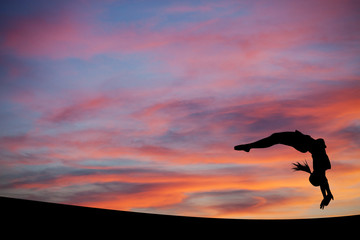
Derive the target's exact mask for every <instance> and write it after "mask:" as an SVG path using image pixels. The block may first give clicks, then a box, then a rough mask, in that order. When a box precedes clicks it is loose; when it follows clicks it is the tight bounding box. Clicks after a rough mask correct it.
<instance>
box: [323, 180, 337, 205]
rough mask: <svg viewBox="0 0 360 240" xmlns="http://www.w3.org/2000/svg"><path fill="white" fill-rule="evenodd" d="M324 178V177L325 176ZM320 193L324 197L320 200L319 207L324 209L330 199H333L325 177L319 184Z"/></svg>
mask: <svg viewBox="0 0 360 240" xmlns="http://www.w3.org/2000/svg"><path fill="white" fill-rule="evenodd" d="M325 179H326V178H325ZM320 189H321V193H322V195H323V197H324V199H323V200H322V201H321V204H320V209H324V207H325V206H327V205H329V203H330V201H331V199H332V200H334V196H333V195H332V193H331V191H330V187H329V183H328V181H327V179H326V181H324V182H323V183H322V184H321V185H320Z"/></svg>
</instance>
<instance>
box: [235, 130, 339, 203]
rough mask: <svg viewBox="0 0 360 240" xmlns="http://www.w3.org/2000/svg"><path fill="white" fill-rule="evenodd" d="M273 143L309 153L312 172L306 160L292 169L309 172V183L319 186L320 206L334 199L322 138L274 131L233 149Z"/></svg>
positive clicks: (259, 146) (296, 132) (327, 159)
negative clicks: (321, 198)
mask: <svg viewBox="0 0 360 240" xmlns="http://www.w3.org/2000/svg"><path fill="white" fill-rule="evenodd" d="M275 144H283V145H287V146H291V147H293V148H295V149H296V150H298V151H300V152H302V153H306V152H310V153H311V155H312V159H313V169H314V171H313V172H311V171H310V167H309V165H308V164H307V162H306V161H305V162H304V164H301V163H299V162H297V163H293V164H294V166H295V167H294V168H293V169H294V170H296V171H305V172H308V173H310V177H309V181H310V183H311V184H312V185H314V186H316V187H317V186H320V189H321V193H322V195H323V197H324V199H323V200H322V201H321V204H320V208H321V209H324V206H327V205H328V204H329V202H330V200H331V199H333V200H334V197H333V195H332V194H331V191H330V187H329V183H328V180H327V178H326V176H325V171H326V170H328V169H331V164H330V160H329V157H328V156H327V155H326V151H325V148H326V145H325V141H324V139H322V138H319V139H316V140H315V139H313V138H312V137H310V136H309V135H304V134H302V133H301V132H299V131H298V130H296V131H295V132H279V133H274V134H272V135H271V136H269V137H267V138H264V139H261V140H259V141H256V142H253V143H249V144H242V145H237V146H235V147H234V149H235V150H238V151H241V150H242V151H245V152H249V151H250V149H252V148H268V147H271V146H273V145H275Z"/></svg>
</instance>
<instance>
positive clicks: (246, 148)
mask: <svg viewBox="0 0 360 240" xmlns="http://www.w3.org/2000/svg"><path fill="white" fill-rule="evenodd" d="M234 150H236V151H245V152H249V151H250V147H249V145H247V144H245V145H237V146H235V147H234Z"/></svg>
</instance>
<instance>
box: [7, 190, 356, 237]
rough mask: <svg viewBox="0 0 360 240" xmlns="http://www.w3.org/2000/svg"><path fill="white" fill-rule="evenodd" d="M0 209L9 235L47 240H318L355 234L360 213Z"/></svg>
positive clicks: (21, 203) (27, 203)
mask: <svg viewBox="0 0 360 240" xmlns="http://www.w3.org/2000/svg"><path fill="white" fill-rule="evenodd" d="M0 206H1V219H2V221H1V222H2V224H1V226H2V228H3V229H13V228H14V227H15V229H16V230H12V232H13V233H21V234H24V233H25V234H30V235H31V236H34V237H36V236H38V235H39V234H45V236H47V234H49V236H51V237H49V239H52V237H56V236H58V235H59V234H61V235H63V236H64V234H65V233H69V234H70V233H71V234H70V235H71V236H73V235H72V234H73V233H74V232H76V233H77V234H79V233H81V236H85V235H86V236H89V237H91V236H93V234H97V235H98V236H99V234H100V235H101V236H102V235H107V234H110V235H111V236H114V234H115V236H122V237H123V236H124V234H127V235H128V236H142V237H144V236H152V237H157V236H165V237H168V238H167V239H172V238H174V237H179V238H180V237H181V236H188V235H189V236H196V235H197V236H202V237H205V236H213V237H215V236H221V237H223V238H222V239H228V238H227V237H226V236H228V237H230V236H234V237H237V238H240V236H242V235H243V234H250V235H251V236H261V235H262V234H265V235H266V236H268V235H269V236H270V235H271V236H287V235H289V234H290V233H291V234H293V236H297V237H301V236H313V234H320V235H321V236H323V237H326V236H328V237H330V236H333V235H336V234H341V236H342V237H344V236H345V234H346V235H347V234H349V236H351V235H350V233H351V232H352V230H353V231H354V232H355V233H356V226H357V225H358V224H359V223H360V216H359V215H355V216H346V217H335V218H318V219H299V220H244V219H217V218H198V217H182V216H170V215H159V214H147V213H136V212H126V211H115V210H106V209H98V208H88V207H80V206H72V205H65V204H56V203H48V202H39V201H31V200H22V199H14V198H7V197H0ZM3 234H4V233H3ZM84 234H85V235H84ZM129 234H130V235H129ZM248 236H249V235H248ZM354 236H355V235H354ZM288 237H291V236H288ZM118 238H120V237H116V239H118ZM103 239H107V238H103ZM125 239H132V238H131V237H128V238H125Z"/></svg>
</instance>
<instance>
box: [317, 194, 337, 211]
mask: <svg viewBox="0 0 360 240" xmlns="http://www.w3.org/2000/svg"><path fill="white" fill-rule="evenodd" d="M331 199H334V197H333V196H332V195H327V196H326V197H324V199H323V200H322V201H321V203H320V209H324V207H325V206H327V205H329V202H330V201H331Z"/></svg>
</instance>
